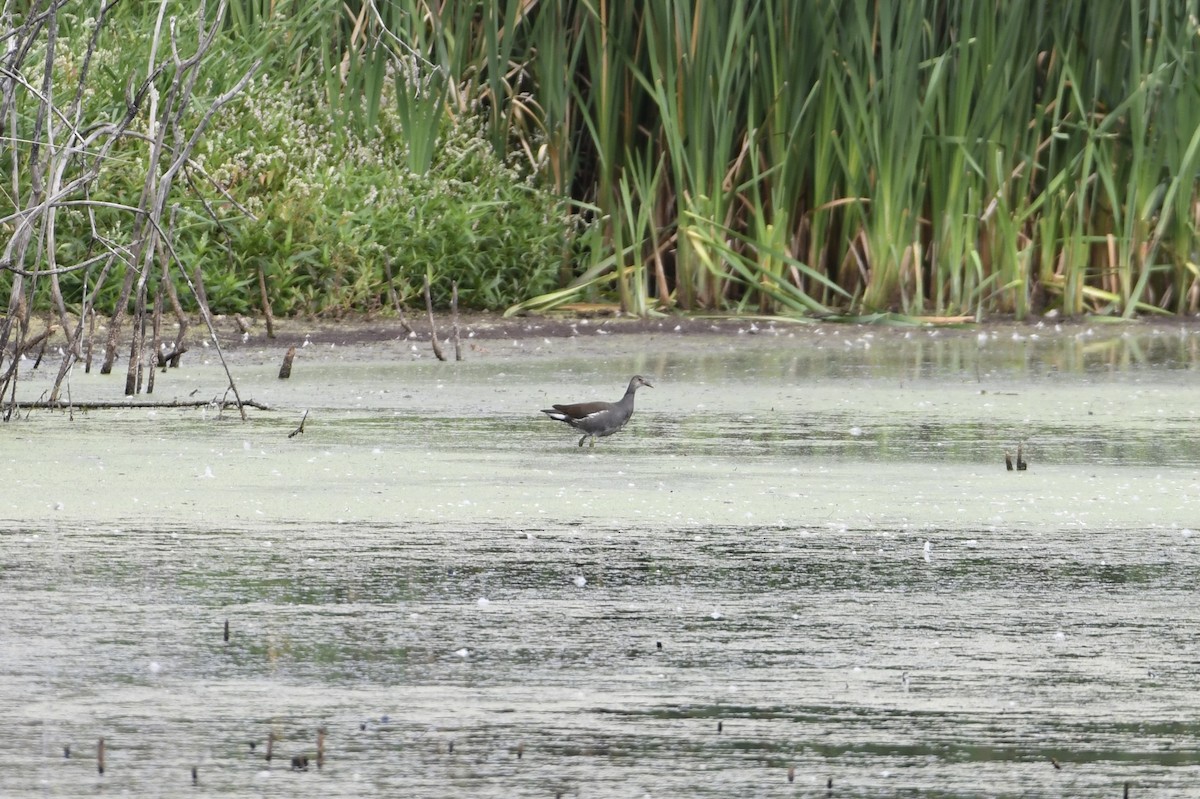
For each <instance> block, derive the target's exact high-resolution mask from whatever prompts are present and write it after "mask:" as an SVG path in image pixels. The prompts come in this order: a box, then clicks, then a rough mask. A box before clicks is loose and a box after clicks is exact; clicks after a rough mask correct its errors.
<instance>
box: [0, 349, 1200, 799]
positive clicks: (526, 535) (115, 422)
mask: <svg viewBox="0 0 1200 799" xmlns="http://www.w3.org/2000/svg"><path fill="white" fill-rule="evenodd" d="M589 334H592V331H588V330H584V331H581V337H580V339H581V341H580V342H574V341H566V342H563V341H555V342H548V341H543V340H542V339H540V338H537V337H533V338H526V339H522V340H517V341H489V342H484V343H480V344H478V345H477V346H476V347H474V348H472V350H471V351H470V352H469V354H468V359H467V360H466V361H465V362H463V363H460V364H439V363H435V362H431V361H430V360H429V359H428V357H427V356H424V355H422V354H421V353H420V352H419V351H418V352H414V351H413V350H412V348H411V346H410V345H409V344H408V343H402V342H391V343H388V344H381V345H379V346H376V347H360V348H355V349H350V348H346V347H339V346H331V344H336V342H314V343H313V344H312V346H311V347H306V348H303V349H302V351H301V354H300V356H299V357H298V358H297V364H296V368H295V371H294V374H293V377H292V379H291V380H288V381H279V380H277V379H276V377H275V373H276V371H277V369H278V362H279V359H280V357H281V355H282V353H281V352H280V351H277V349H273V348H269V347H264V348H261V349H256V348H244V349H242V350H241V351H239V352H237V353H236V354H235V355H234V357H233V367H234V375H235V378H236V379H237V380H238V383H239V388H240V390H241V393H242V396H243V397H246V398H253V399H255V400H258V401H260V402H264V403H268V404H269V405H271V406H272V408H273V410H271V411H250V418H249V420H248V421H246V422H241V421H238V420H237V417H236V414H230V413H228V412H227V413H225V414H223V415H221V414H217V413H216V412H214V411H213V410H211V409H210V410H170V409H157V410H151V409H145V408H125V409H118V410H106V411H92V412H76V413H75V414H74V418H73V420H70V419H68V418H67V417H66V415H65V414H57V413H55V414H50V413H47V412H37V411H35V412H32V413H30V414H28V415H24V414H23V415H22V416H21V418H20V419H19V420H16V421H13V422H10V423H9V424H6V425H3V426H0V486H2V489H0V708H3V709H4V710H3V713H0V762H3V764H4V766H3V768H0V795H3V796H6V797H10V796H11V797H23V796H73V795H80V794H84V795H94V794H99V793H101V792H103V793H106V794H108V793H115V794H117V795H133V796H141V795H152V796H158V795H162V796H171V795H179V794H181V793H183V792H185V791H186V792H190V793H192V794H196V795H212V796H255V797H258V796H278V797H292V796H320V797H358V796H368V795H379V796H430V797H435V796H436V797H548V796H556V795H561V796H564V797H629V796H659V797H681V796H713V797H717V796H719V797H730V796H766V797H770V796H827V795H828V796H839V797H842V796H862V797H891V796H922V797H943V796H944V797H949V796H1005V797H1008V796H1011V797H1017V796H1026V797H1060V796H1113V797H1116V796H1120V795H1122V792H1123V791H1124V790H1125V786H1126V785H1128V790H1129V792H1130V793H1129V795H1130V796H1133V797H1139V796H1154V797H1188V796H1194V795H1195V790H1196V788H1195V786H1196V785H1197V784H1200V694H1198V693H1197V691H1196V685H1197V678H1198V677H1200V651H1198V644H1197V641H1198V640H1200V639H1198V638H1197V628H1198V624H1200V602H1197V597H1196V587H1197V585H1200V541H1198V539H1200V465H1198V464H1200V404H1198V403H1197V401H1196V398H1197V396H1198V395H1197V383H1196V370H1197V359H1198V358H1200V354H1198V353H1200V336H1197V335H1195V334H1193V333H1192V332H1191V331H1190V330H1182V331H1179V330H1170V329H1159V330H1156V331H1140V330H1139V329H1136V328H1132V329H1124V328H1121V329H1113V330H1109V329H1100V330H1089V329H1087V328H1083V327H1080V328H1076V329H1068V330H1065V331H1063V330H1058V331H1055V330H1041V331H1038V332H1033V331H1031V330H1029V329H1024V330H1022V331H1017V332H1013V331H998V332H993V333H990V334H985V335H982V336H981V335H979V334H977V333H976V332H971V333H947V332H940V333H939V332H936V331H924V330H922V331H909V332H904V331H875V330H866V329H858V328H836V327H829V328H820V329H816V330H804V331H785V330H781V331H775V330H770V329H766V330H762V331H759V332H758V333H757V334H753V333H751V332H749V331H747V333H746V334H745V335H742V336H735V337H718V336H713V337H711V338H707V339H704V340H702V341H699V342H697V341H695V340H694V339H688V340H683V339H680V338H678V337H674V336H672V335H671V331H670V330H669V328H664V331H663V333H662V334H660V335H657V336H637V337H633V336H615V335H614V336H612V337H611V338H610V339H609V340H607V341H606V342H605V345H604V346H603V347H598V346H597V345H596V344H595V343H594V341H587V342H584V341H583V339H585V338H587V336H588V335H589ZM418 355H421V357H417V356H418ZM189 357H190V356H189ZM634 373H640V374H643V375H646V376H647V377H648V378H649V379H650V380H651V382H653V383H654V384H655V388H654V389H653V390H643V391H642V392H640V393H639V394H638V410H637V413H636V414H635V416H634V418H633V421H632V422H631V423H630V425H629V427H628V428H626V429H625V430H624V431H622V432H621V433H619V434H618V435H616V436H614V437H612V438H608V439H604V440H601V441H600V442H599V443H598V444H597V446H596V447H595V448H594V449H587V448H585V449H582V450H581V449H580V448H578V447H576V446H575V442H576V441H577V439H578V436H577V435H575V434H573V431H571V430H569V429H567V428H565V427H564V426H562V425H561V424H558V423H555V422H552V421H550V420H548V419H545V418H543V417H542V416H541V414H540V413H538V410H539V409H540V408H543V407H549V404H551V403H553V402H572V401H579V400H585V399H610V400H615V399H617V398H618V397H619V395H620V394H621V392H622V390H623V388H624V385H625V383H626V382H627V380H628V378H629V376H630V375H631V374H634ZM48 379H49V377H48V376H46V375H43V374H41V370H39V371H38V372H32V371H30V372H29V373H28V374H27V375H26V376H25V377H23V380H24V381H25V382H24V383H23V384H22V389H21V390H22V392H25V393H27V394H29V395H31V396H36V394H37V392H38V390H39V389H38V386H39V385H40V384H42V383H44V382H45V381H47V380H48ZM123 383H124V378H123V376H121V377H120V378H118V377H115V376H113V377H101V376H99V375H84V374H77V375H76V376H75V377H74V378H73V382H72V386H71V389H72V396H73V398H74V399H75V400H76V401H81V400H83V399H94V398H100V399H115V398H117V396H118V395H119V392H120V388H121V386H123ZM222 390H223V383H222V374H221V372H220V370H219V367H218V366H217V365H216V364H215V363H213V362H205V363H201V362H200V359H195V360H193V362H192V363H191V364H189V363H188V362H187V359H186V358H185V362H184V367H183V368H182V369H179V370H172V371H171V372H169V373H167V374H163V375H160V376H159V383H158V386H157V388H156V392H155V395H154V397H155V398H158V399H160V400H166V399H170V398H172V397H180V398H186V397H189V396H193V395H195V396H201V397H208V396H216V395H219V394H220V393H221V391H222ZM305 410H307V411H308V412H309V416H308V419H307V421H306V423H305V432H304V433H303V434H302V435H297V436H295V437H292V438H289V437H288V433H289V432H291V431H292V430H293V429H294V428H295V427H296V426H297V425H298V424H299V421H300V418H301V416H302V415H303V413H304V411H305ZM1018 443H1023V444H1024V449H1023V452H1024V454H1025V456H1026V457H1027V458H1028V460H1029V462H1030V466H1029V469H1028V470H1027V471H1024V472H1015V471H1014V472H1008V471H1006V470H1005V467H1004V453H1005V451H1009V452H1010V453H1013V454H1015V452H1016V446H1017V444H1018ZM226 624H228V640H226V637H225V629H226ZM318 730H324V738H323V741H324V744H323V761H322V763H321V767H320V768H319V769H318V768H317V753H318V748H317V746H318V745H317V740H318V735H319V733H318ZM101 738H103V739H104V765H105V770H104V773H103V775H101V774H99V773H98V768H97V750H98V747H99V740H100V739H101ZM268 739H272V743H271V748H272V754H273V757H272V759H271V760H270V761H268V760H267V759H266V750H267V747H268ZM294 757H296V758H299V757H307V758H308V763H309V768H308V770H307V771H299V770H293V769H292V767H291V763H292V759H293V758H294ZM193 768H194V769H195V770H196V771H195V779H196V785H195V786H193V784H192V782H193V776H192V769H193ZM830 786H832V787H831V788H830Z"/></svg>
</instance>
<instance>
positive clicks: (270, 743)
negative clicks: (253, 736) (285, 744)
mask: <svg viewBox="0 0 1200 799" xmlns="http://www.w3.org/2000/svg"><path fill="white" fill-rule="evenodd" d="M274 754H275V730H271V731H270V732H268V733H267V762H268V763H270V762H271V757H272V756H273V755H274Z"/></svg>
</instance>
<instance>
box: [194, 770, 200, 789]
mask: <svg viewBox="0 0 1200 799" xmlns="http://www.w3.org/2000/svg"><path fill="white" fill-rule="evenodd" d="M199 784H200V774H199V772H198V771H197V769H196V767H195V766H192V785H199Z"/></svg>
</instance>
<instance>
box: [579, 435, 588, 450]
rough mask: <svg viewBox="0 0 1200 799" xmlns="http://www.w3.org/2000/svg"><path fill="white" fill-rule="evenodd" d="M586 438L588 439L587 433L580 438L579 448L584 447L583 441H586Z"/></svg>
mask: <svg viewBox="0 0 1200 799" xmlns="http://www.w3.org/2000/svg"><path fill="white" fill-rule="evenodd" d="M585 438H587V433H584V434H583V435H581V436H580V437H579V446H581V447H582V446H583V440H584V439H585Z"/></svg>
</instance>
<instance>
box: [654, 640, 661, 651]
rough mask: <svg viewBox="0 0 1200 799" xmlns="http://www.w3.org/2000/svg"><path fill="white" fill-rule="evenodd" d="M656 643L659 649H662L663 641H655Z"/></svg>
mask: <svg viewBox="0 0 1200 799" xmlns="http://www.w3.org/2000/svg"><path fill="white" fill-rule="evenodd" d="M654 643H655V645H656V646H657V647H658V649H659V651H662V641H655V642H654Z"/></svg>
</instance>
